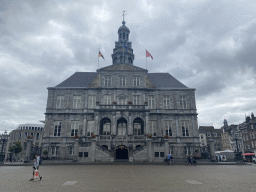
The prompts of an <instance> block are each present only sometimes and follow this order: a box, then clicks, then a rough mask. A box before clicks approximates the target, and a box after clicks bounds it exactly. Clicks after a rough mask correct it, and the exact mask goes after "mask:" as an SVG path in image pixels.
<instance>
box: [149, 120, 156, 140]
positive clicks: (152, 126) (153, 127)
mask: <svg viewBox="0 0 256 192" xmlns="http://www.w3.org/2000/svg"><path fill="white" fill-rule="evenodd" d="M149 131H150V134H151V135H152V136H153V137H156V134H157V133H156V121H149ZM154 133H155V134H154Z"/></svg>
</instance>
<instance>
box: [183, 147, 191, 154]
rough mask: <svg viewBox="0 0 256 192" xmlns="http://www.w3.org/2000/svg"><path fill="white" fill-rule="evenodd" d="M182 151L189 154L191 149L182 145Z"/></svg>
mask: <svg viewBox="0 0 256 192" xmlns="http://www.w3.org/2000/svg"><path fill="white" fill-rule="evenodd" d="M184 151H185V154H186V155H191V149H190V147H184Z"/></svg>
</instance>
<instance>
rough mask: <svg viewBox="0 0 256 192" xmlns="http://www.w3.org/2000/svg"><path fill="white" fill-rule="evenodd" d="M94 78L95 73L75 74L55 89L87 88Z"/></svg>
mask: <svg viewBox="0 0 256 192" xmlns="http://www.w3.org/2000/svg"><path fill="white" fill-rule="evenodd" d="M95 77H97V73H96V72H76V73H74V74H73V75H72V76H70V77H69V78H68V79H66V80H65V81H63V82H62V83H60V84H59V85H57V86H56V87H88V86H89V85H90V83H91V82H92V81H93V80H94V78H95Z"/></svg>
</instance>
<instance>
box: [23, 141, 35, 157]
mask: <svg viewBox="0 0 256 192" xmlns="http://www.w3.org/2000/svg"><path fill="white" fill-rule="evenodd" d="M32 142H33V139H27V149H26V155H25V159H24V160H25V161H26V162H29V161H30V154H31V146H32Z"/></svg>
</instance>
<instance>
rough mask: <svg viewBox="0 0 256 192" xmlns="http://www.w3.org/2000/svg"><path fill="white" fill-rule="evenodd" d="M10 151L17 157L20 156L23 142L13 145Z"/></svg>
mask: <svg viewBox="0 0 256 192" xmlns="http://www.w3.org/2000/svg"><path fill="white" fill-rule="evenodd" d="M9 151H10V152H11V153H15V155H16V156H17V154H19V153H20V152H21V151H22V146H21V142H20V141H16V142H14V144H13V145H10V146H9Z"/></svg>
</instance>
